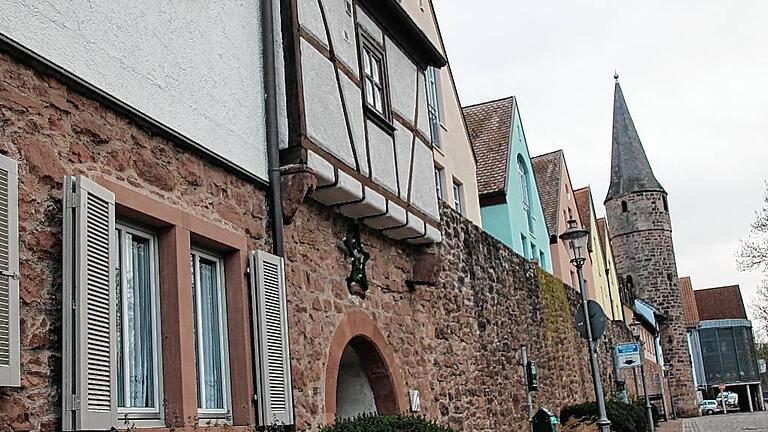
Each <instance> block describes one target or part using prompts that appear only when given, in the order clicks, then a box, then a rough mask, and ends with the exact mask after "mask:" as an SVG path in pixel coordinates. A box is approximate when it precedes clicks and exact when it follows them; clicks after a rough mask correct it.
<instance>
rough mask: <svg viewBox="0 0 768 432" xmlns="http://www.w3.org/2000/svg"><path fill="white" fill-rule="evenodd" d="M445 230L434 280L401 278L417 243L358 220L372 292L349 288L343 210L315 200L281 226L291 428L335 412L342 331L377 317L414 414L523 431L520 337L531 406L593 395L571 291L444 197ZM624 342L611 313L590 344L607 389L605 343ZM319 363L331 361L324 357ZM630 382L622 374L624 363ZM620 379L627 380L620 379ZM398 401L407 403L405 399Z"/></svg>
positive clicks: (625, 335) (473, 427)
mask: <svg viewBox="0 0 768 432" xmlns="http://www.w3.org/2000/svg"><path fill="white" fill-rule="evenodd" d="M441 220H442V221H443V223H444V225H443V238H444V241H443V243H442V244H441V245H439V246H436V247H435V249H433V250H431V252H432V253H434V254H435V255H436V256H439V257H440V258H441V263H440V264H439V268H438V273H437V275H438V276H437V283H436V285H435V286H425V285H418V286H415V287H413V288H412V289H411V288H409V286H408V284H407V283H406V282H407V281H408V280H410V279H412V278H413V277H414V274H413V271H414V263H418V262H419V260H420V259H421V258H419V255H420V254H422V253H424V252H425V251H423V250H418V249H412V248H411V247H407V246H402V245H400V244H398V243H396V242H394V241H392V240H390V239H387V238H385V237H383V236H381V235H379V234H377V233H376V232H374V231H372V230H368V229H363V230H362V234H361V236H362V241H363V243H364V245H365V248H366V249H367V250H368V252H369V253H370V254H371V260H370V262H369V266H368V271H369V272H368V277H369V281H370V287H371V288H370V290H369V291H368V293H367V296H366V298H365V299H362V298H359V297H357V296H352V295H350V294H349V291H348V290H347V288H346V286H345V283H344V278H345V277H346V276H347V274H348V272H349V265H348V263H347V262H346V258H345V253H344V252H343V251H342V250H341V248H340V240H341V239H342V238H343V237H344V234H345V231H346V225H347V223H348V222H349V220H347V219H345V218H343V217H342V216H341V215H339V214H337V213H335V212H333V211H330V210H327V209H325V208H323V207H321V206H319V205H317V204H315V203H313V202H309V203H307V204H306V205H305V206H303V207H302V208H300V209H299V211H298V212H297V214H296V216H295V217H294V220H293V222H292V224H291V225H289V226H288V227H287V228H286V236H287V238H286V241H287V244H286V251H287V255H288V256H289V257H291V259H290V260H289V263H288V264H287V271H286V273H287V275H288V287H289V294H288V299H289V310H290V329H291V345H292V346H291V349H292V366H293V383H294V398H295V404H296V414H297V420H298V423H299V426H300V427H306V426H310V425H317V424H321V423H324V422H326V421H328V420H330V419H331V418H333V414H334V409H335V401H334V395H333V394H332V391H333V388H334V385H335V384H334V380H335V377H336V376H335V375H334V374H335V370H333V364H334V362H337V361H338V356H339V354H340V351H341V350H343V348H344V344H343V343H342V344H338V343H337V342H338V340H339V339H338V338H337V336H336V335H337V334H339V333H345V334H347V337H346V338H342V339H340V340H342V341H344V340H346V339H348V337H349V336H351V335H354V334H356V331H355V330H354V328H355V326H358V328H360V329H361V331H362V332H364V333H366V334H367V332H368V331H369V329H368V327H370V326H371V325H373V326H375V327H376V328H377V329H378V331H379V332H380V336H376V337H377V338H379V340H380V343H383V344H386V346H381V347H380V348H381V350H382V351H383V352H384V353H385V356H386V357H389V359H390V361H391V364H390V367H391V371H392V375H393V377H395V379H399V380H400V384H399V385H396V386H395V387H398V389H397V391H398V392H401V396H403V397H405V395H406V394H407V391H408V390H418V391H419V392H420V400H421V414H424V415H426V416H427V417H429V418H433V419H436V420H438V421H439V422H440V423H443V424H445V425H448V426H451V427H453V428H455V429H456V430H466V431H479V430H510V431H511V430H524V428H525V419H526V408H525V405H524V404H525V391H524V386H523V376H522V369H521V367H520V366H519V365H518V354H519V348H520V347H521V345H523V344H525V345H527V346H528V350H529V353H530V358H531V359H533V360H536V361H537V362H538V367H539V388H540V391H539V392H537V393H535V395H534V403H535V404H536V406H547V407H549V408H551V409H553V410H554V411H555V412H558V411H559V410H560V409H561V408H562V407H563V406H564V405H567V404H573V403H579V402H583V401H585V400H590V399H591V400H594V392H593V387H592V380H591V376H590V372H589V366H588V365H589V361H588V357H587V350H586V343H585V342H584V341H583V340H581V339H579V338H578V336H577V335H576V332H575V330H574V325H573V310H574V306H575V304H576V303H577V301H578V299H577V297H576V293H575V291H574V290H572V289H570V288H567V287H566V286H565V285H563V284H562V282H560V281H559V280H557V279H555V278H554V277H553V276H551V275H548V274H546V273H545V272H543V271H541V270H540V269H539V268H537V267H536V265H535V264H533V263H531V262H528V261H526V260H525V259H523V258H522V257H520V256H519V255H516V254H515V253H514V252H512V250H511V249H509V248H507V247H505V246H504V245H503V244H502V243H501V242H499V241H498V240H495V239H494V238H492V237H491V236H490V235H488V234H487V233H485V232H483V231H482V230H481V229H480V228H478V227H477V226H475V225H473V224H472V223H470V222H469V221H468V220H466V219H464V218H462V217H461V216H459V215H458V214H457V213H456V212H454V211H453V210H451V209H449V208H448V207H447V206H446V205H443V206H442V212H441ZM629 340H631V334H630V333H629V332H628V330H627V328H626V327H625V326H623V325H622V324H621V323H609V325H608V331H607V334H606V336H605V338H604V339H602V340H601V341H600V342H599V344H598V351H599V353H600V358H601V367H602V371H603V374H602V376H603V380H604V383H605V384H606V390H607V391H608V392H609V393H610V392H611V391H612V390H613V389H614V377H615V373H614V370H613V363H612V358H611V354H612V347H613V346H614V344H615V343H618V342H626V341H629ZM329 364H331V365H330V366H329ZM621 378H622V379H624V380H626V381H627V382H629V380H631V373H629V372H622V377H621ZM628 387H629V385H628ZM403 402H404V403H405V405H404V406H401V408H402V407H405V408H406V409H407V401H403Z"/></svg>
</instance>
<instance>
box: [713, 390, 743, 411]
mask: <svg viewBox="0 0 768 432" xmlns="http://www.w3.org/2000/svg"><path fill="white" fill-rule="evenodd" d="M723 399H725V405H726V406H727V407H728V408H729V409H731V408H733V409H737V408H739V395H738V393H735V392H730V391H725V392H722V393H720V394H719V395H717V397H716V398H715V400H716V401H717V403H722V401H723Z"/></svg>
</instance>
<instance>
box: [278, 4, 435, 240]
mask: <svg viewBox="0 0 768 432" xmlns="http://www.w3.org/2000/svg"><path fill="white" fill-rule="evenodd" d="M283 29H284V38H285V40H286V55H285V67H286V76H287V83H288V85H287V106H288V107H289V110H288V120H289V126H290V127H289V129H290V130H291V134H290V139H289V142H288V146H287V147H286V148H284V149H283V150H282V153H281V161H282V162H283V164H302V165H306V166H308V167H309V168H311V169H312V170H313V171H314V174H315V175H316V177H317V188H316V190H315V192H314V194H313V195H312V197H313V198H314V199H315V200H316V201H319V202H321V203H323V204H325V205H329V206H336V207H338V209H339V211H340V212H341V213H342V214H344V215H346V216H349V217H351V218H354V219H360V220H362V222H363V223H365V224H366V225H368V226H370V227H372V228H374V229H377V230H381V232H382V233H383V234H384V235H386V236H388V237H390V238H394V239H402V240H407V241H409V242H411V243H432V242H436V241H439V240H440V230H439V227H438V221H439V215H438V204H437V194H436V192H435V179H434V175H433V169H434V159H433V156H432V144H431V140H430V138H429V137H430V129H429V116H428V112H427V95H426V93H427V92H426V82H425V71H426V68H427V67H428V66H433V67H442V66H443V65H444V64H445V59H444V57H443V56H442V55H441V54H440V51H439V50H438V49H437V48H436V47H435V46H434V45H433V44H432V42H430V41H429V39H428V38H427V36H426V35H425V34H424V33H423V32H422V31H421V30H420V29H419V28H418V27H417V25H416V24H415V23H414V22H413V20H412V19H411V18H410V17H409V16H408V14H407V13H406V12H405V10H404V9H403V8H402V7H401V6H400V4H399V3H398V2H396V1H394V0H387V1H372V0H359V1H352V0H321V1H295V0H293V1H284V2H283Z"/></svg>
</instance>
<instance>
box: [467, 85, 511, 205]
mask: <svg viewBox="0 0 768 432" xmlns="http://www.w3.org/2000/svg"><path fill="white" fill-rule="evenodd" d="M514 105H515V98H514V96H510V97H507V98H504V99H498V100H494V101H489V102H483V103H481V104H477V105H470V106H467V107H464V108H462V110H463V111H464V120H465V122H466V124H467V131H469V140H470V141H471V142H472V149H473V150H474V152H475V157H476V158H477V191H478V193H479V194H480V196H481V198H482V196H483V195H494V194H499V193H505V192H506V188H507V173H508V165H509V152H510V133H511V130H512V118H513V113H514Z"/></svg>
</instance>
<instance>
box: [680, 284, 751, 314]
mask: <svg viewBox="0 0 768 432" xmlns="http://www.w3.org/2000/svg"><path fill="white" fill-rule="evenodd" d="M693 294H694V296H695V297H696V309H697V310H698V312H699V319H701V320H702V321H707V320H718V319H748V318H747V311H746V309H744V301H743V300H742V298H741V289H739V286H738V285H730V286H723V287H717V288H707V289H700V290H695V291H694V292H693Z"/></svg>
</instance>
